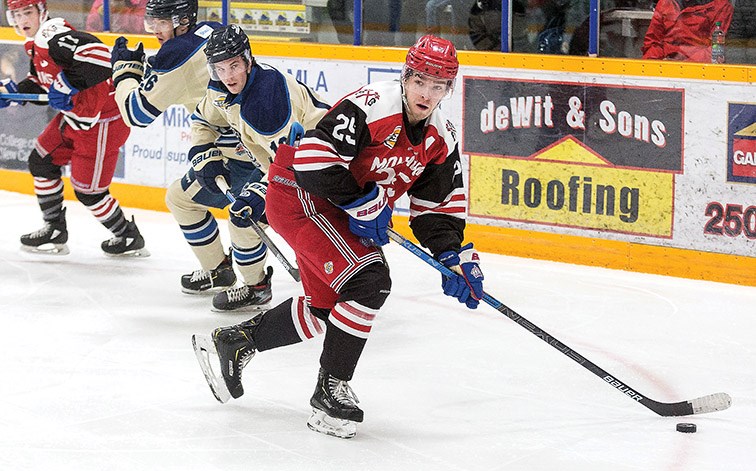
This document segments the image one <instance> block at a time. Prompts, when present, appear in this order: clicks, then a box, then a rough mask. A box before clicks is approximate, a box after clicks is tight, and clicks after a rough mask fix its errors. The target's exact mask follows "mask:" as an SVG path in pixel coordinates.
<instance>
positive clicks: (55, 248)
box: [21, 244, 71, 255]
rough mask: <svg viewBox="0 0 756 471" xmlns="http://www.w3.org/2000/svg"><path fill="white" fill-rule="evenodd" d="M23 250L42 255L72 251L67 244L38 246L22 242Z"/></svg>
mask: <svg viewBox="0 0 756 471" xmlns="http://www.w3.org/2000/svg"><path fill="white" fill-rule="evenodd" d="M21 250H23V251H24V252H29V253H34V254H42V255H68V254H69V253H71V251H70V250H68V246H67V245H66V244H42V245H40V246H38V247H34V246H31V245H23V244H21Z"/></svg>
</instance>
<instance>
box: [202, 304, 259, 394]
mask: <svg viewBox="0 0 756 471" xmlns="http://www.w3.org/2000/svg"><path fill="white" fill-rule="evenodd" d="M258 319H259V316H258V317H256V318H255V319H252V320H249V321H246V322H242V323H241V324H239V325H234V326H231V327H220V328H218V329H215V331H213V333H212V334H211V335H210V336H207V335H193V336H192V345H193V346H194V353H195V355H196V356H197V361H198V362H199V365H200V368H201V369H202V373H203V374H204V375H205V380H206V381H207V384H208V386H210V390H211V391H212V392H213V395H214V396H215V398H216V399H218V401H219V402H221V403H226V402H228V400H229V399H231V398H232V397H233V398H234V399H237V398H239V397H241V396H242V394H244V388H243V387H242V384H241V373H242V370H243V369H244V367H245V366H247V363H249V360H251V359H252V357H253V356H255V341H254V339H253V338H252V333H253V332H254V330H255V329H256V327H257V320H258ZM211 356H213V359H211V358H210V357H211Z"/></svg>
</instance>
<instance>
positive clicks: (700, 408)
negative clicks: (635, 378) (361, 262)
mask: <svg viewBox="0 0 756 471" xmlns="http://www.w3.org/2000/svg"><path fill="white" fill-rule="evenodd" d="M388 236H389V238H391V240H393V241H394V242H396V243H398V244H399V245H401V246H402V247H404V248H405V249H407V250H409V251H410V252H411V253H412V254H414V255H415V256H417V257H418V258H420V259H421V260H423V261H424V262H425V263H427V264H428V265H430V266H432V267H433V268H435V269H436V270H438V271H440V272H441V273H442V274H444V275H446V276H454V272H453V271H451V270H450V269H449V268H447V267H446V266H444V265H443V264H442V263H440V262H438V261H437V260H436V259H434V258H433V257H431V256H430V255H428V254H427V253H426V252H425V251H424V250H423V249H421V248H420V247H418V246H417V245H415V244H413V243H412V242H410V241H409V240H407V239H405V238H404V237H403V236H402V235H401V234H399V233H397V232H396V231H394V230H393V229H389V230H388ZM483 301H484V302H485V303H486V304H488V305H489V306H491V307H493V308H494V309H496V310H497V311H499V312H500V313H502V314H504V315H505V316H507V317H508V318H510V319H512V320H513V321H514V322H516V323H517V324H518V325H519V326H520V327H523V328H525V329H526V330H527V331H528V332H530V333H531V334H533V335H535V336H536V337H538V338H539V339H541V340H543V341H544V342H546V343H547V344H549V345H551V346H552V347H554V348H555V349H557V350H559V351H560V352H561V353H562V354H564V355H565V356H567V357H569V358H571V359H572V360H573V361H575V362H576V363H577V364H579V365H580V366H582V367H583V368H585V369H587V370H588V371H590V372H591V373H593V374H595V375H596V376H598V377H599V378H601V379H602V380H604V382H606V383H608V384H609V385H610V386H612V387H614V388H615V389H617V390H618V391H620V392H621V393H622V394H624V395H626V396H627V397H629V398H630V399H633V400H635V401H636V402H638V403H640V404H642V405H643V406H645V407H647V408H648V409H651V410H652V411H654V412H656V413H657V414H659V415H661V416H663V417H679V416H685V415H694V414H705V413H708V412H716V411H720V410H725V409H727V408H728V407H730V405H732V398H731V397H730V395H729V394H727V393H716V394H710V395H708V396H703V397H699V398H696V399H691V400H689V401H682V402H671V403H667V402H658V401H655V400H653V399H649V398H648V397H646V396H645V395H642V394H640V393H639V392H638V391H637V390H636V389H635V388H631V387H630V386H628V385H627V384H625V383H624V382H622V381H620V380H619V379H617V377H616V376H614V375H610V374H609V373H607V372H606V371H605V370H604V369H602V368H601V367H599V366H598V365H596V364H595V363H593V362H592V361H590V360H588V359H587V358H585V357H584V356H582V355H580V354H579V353H577V352H576V351H575V350H573V349H571V348H570V347H568V346H567V345H565V344H563V343H562V342H561V341H559V340H558V339H556V338H555V337H554V336H552V335H551V334H549V333H548V332H546V331H545V330H543V329H541V328H540V327H538V326H537V325H535V324H533V323H532V322H530V321H529V320H527V319H525V318H524V317H522V316H521V315H519V314H518V313H516V312H515V311H513V310H512V309H510V308H509V307H507V306H505V305H504V304H503V303H501V302H500V301H498V300H496V299H495V298H493V297H492V296H490V295H489V294H488V293H484V295H483Z"/></svg>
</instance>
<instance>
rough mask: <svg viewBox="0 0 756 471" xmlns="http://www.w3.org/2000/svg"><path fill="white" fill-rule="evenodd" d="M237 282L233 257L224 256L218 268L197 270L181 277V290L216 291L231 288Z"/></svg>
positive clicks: (189, 291)
mask: <svg viewBox="0 0 756 471" xmlns="http://www.w3.org/2000/svg"><path fill="white" fill-rule="evenodd" d="M235 283H236V273H234V267H233V266H232V265H231V259H230V258H229V257H228V255H227V256H226V257H224V259H223V261H222V262H221V263H220V265H218V266H217V267H216V268H214V269H213V270H210V271H205V270H195V271H194V272H192V273H190V274H187V275H183V276H182V277H181V291H183V292H184V293H187V294H202V293H215V292H217V291H220V290H223V289H226V288H230V287H232V286H234V284H235Z"/></svg>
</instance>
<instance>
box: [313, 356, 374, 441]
mask: <svg viewBox="0 0 756 471" xmlns="http://www.w3.org/2000/svg"><path fill="white" fill-rule="evenodd" d="M359 402H360V401H359V400H358V399H357V396H356V395H355V394H354V391H352V388H351V387H349V383H347V382H346V381H342V380H340V379H338V378H335V377H333V376H331V375H330V374H328V373H327V372H326V371H324V370H323V368H321V369H320V372H319V373H318V384H317V386H315V393H314V394H313V395H312V397H311V398H310V405H311V406H312V415H311V416H310V419H309V420H308V421H307V426H308V427H309V428H310V429H311V430H314V431H316V432H320V433H325V434H326V435H333V436H334V437H339V438H352V437H354V435H355V434H356V433H357V422H362V419H363V417H364V413H363V412H362V409H360V408H359V407H357V404H358V403H359Z"/></svg>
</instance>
